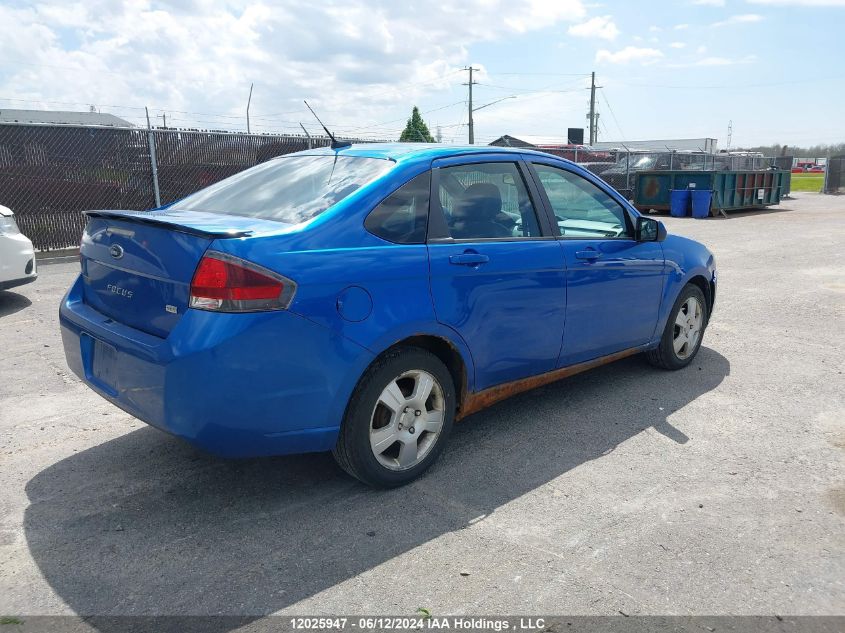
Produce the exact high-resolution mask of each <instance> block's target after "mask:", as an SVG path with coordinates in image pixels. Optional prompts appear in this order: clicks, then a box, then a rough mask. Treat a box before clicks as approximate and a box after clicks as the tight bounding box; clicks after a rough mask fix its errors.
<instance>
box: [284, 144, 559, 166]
mask: <svg viewBox="0 0 845 633" xmlns="http://www.w3.org/2000/svg"><path fill="white" fill-rule="evenodd" d="M297 154H299V155H312V156H333V155H335V154H336V155H338V156H357V157H361V158H382V159H388V160H394V161H396V162H404V161H406V160H419V159H428V160H434V159H437V158H448V157H450V156H462V155H467V154H514V155H519V154H534V155H536V156H543V157H546V158H549V157H552V156H553V155H552V154H548V153H547V152H538V151H534V150H530V149H526V148H522V147H497V146H493V145H444V144H442V143H355V144H353V145H349V146H347V147H341V148H338V149H332V148H330V147H319V148H316V149H309V150H305V151H304V152H297Z"/></svg>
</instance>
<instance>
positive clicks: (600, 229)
mask: <svg viewBox="0 0 845 633" xmlns="http://www.w3.org/2000/svg"><path fill="white" fill-rule="evenodd" d="M534 169H535V170H536V172H537V176H538V177H539V178H540V183H541V184H542V186H543V189H545V191H546V195H547V196H548V198H549V203H550V204H551V207H552V210H553V211H554V214H555V218H556V220H557V224H558V227H560V233H561V235H563V236H564V237H592V238H603V237H617V238H618V237H625V238H629V237H631V229H630V227H629V225H628V220H627V214H626V213H625V210H624V209H623V208H622V206H621V205H620V204H619V203H618V202H616V200H614V199H613V198H611V197H610V196H609V195H607V194H606V193H605V192H604V191H602V190H601V189H599V188H598V187H597V186H596V185H594V184H593V183H591V182H590V181H589V180H587V179H586V178H583V177H581V176H579V175H578V174H574V173H572V172H570V171H566V170H565V169H558V168H557V167H551V166H549V165H542V164H539V163H534Z"/></svg>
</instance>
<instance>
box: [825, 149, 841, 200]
mask: <svg viewBox="0 0 845 633" xmlns="http://www.w3.org/2000/svg"><path fill="white" fill-rule="evenodd" d="M822 191H824V193H833V194H839V193H845V156H834V157H833V158H828V159H827V165H826V166H825V173H824V189H823V190H822Z"/></svg>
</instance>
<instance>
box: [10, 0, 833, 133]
mask: <svg viewBox="0 0 845 633" xmlns="http://www.w3.org/2000/svg"><path fill="white" fill-rule="evenodd" d="M843 27H845V0H677V1H675V2H656V1H649V0H643V1H639V2H629V1H611V0H608V1H605V2H594V3H593V2H590V1H589V0H546V1H544V0H460V1H456V0H448V1H443V2H428V1H424V0H415V1H414V0H412V1H409V2H406V1H401V0H394V1H392V2H390V1H381V0H342V1H337V2H335V1H321V0H316V1H315V0H311V1H309V2H305V1H296V0H274V1H272V2H271V1H268V2H266V3H264V2H252V1H247V0H243V1H240V0H233V1H226V0H184V1H179V0H168V1H163V2H151V1H145V0H88V1H87V2H73V0H45V1H44V2H18V1H16V0H0V108H37V109H53V110H59V109H67V110H84V109H87V107H88V106H89V105H95V106H96V107H97V108H98V109H99V110H100V111H102V112H110V113H113V114H116V115H118V116H122V117H124V118H126V119H128V120H130V121H132V122H133V123H136V124H141V123H142V122H143V116H144V110H143V108H144V106H145V105H146V106H149V108H150V112H151V115H152V116H153V117H155V119H156V120H158V121H159V122H160V121H161V115H162V113H165V114H166V116H167V123H168V125H171V126H184V127H201V128H213V129H231V130H241V129H244V128H245V116H244V113H245V110H246V102H247V95H248V92H249V86H250V83H254V85H255V88H254V93H253V98H252V106H251V110H250V113H251V122H252V129H253V131H261V132H297V131H300V128H299V122H303V123H304V124H305V125H306V126H307V127H308V128H309V129H310V130H312V131H316V126H315V122H314V121H313V119H312V118H311V117H310V115H309V114H308V113H307V111H305V109H304V106H303V105H302V99H303V98H304V99H308V100H309V103H311V104H312V105H313V106H314V107H315V108H316V109H317V111H318V112H319V114H320V115H321V116H322V118H323V119H324V120H325V121H326V123H328V124H329V126H330V127H331V128H334V131H336V132H337V133H342V134H346V135H354V136H360V137H369V138H386V139H391V138H396V137H397V136H398V134H399V132H400V131H401V129H402V127H403V125H404V120H405V119H406V118H407V116H408V113H409V111H410V109H411V106H413V105H415V104H416V105H418V106H419V107H420V109H421V110H422V111H423V112H424V117H425V119H426V120H427V122H428V123H429V125H430V127H431V129H432V132H436V131H437V129H438V127H439V129H440V133H441V134H442V138H443V140H444V141H446V142H465V141H466V138H467V126H466V123H467V105H466V99H467V94H466V86H464V85H462V84H463V83H465V82H466V81H467V73H466V72H465V71H463V70H461V69H462V68H464V67H466V66H467V65H470V64H471V65H472V66H474V67H475V68H478V69H479V72H478V73H476V79H477V80H478V82H479V83H478V85H477V86H475V88H474V93H475V95H474V97H475V105H476V107H477V106H483V105H485V104H487V103H491V102H493V101H497V100H500V99H501V100H502V101H500V102H499V103H495V104H493V105H490V106H489V107H486V108H483V109H482V110H480V111H479V112H477V113H476V114H475V122H476V141H477V142H489V141H490V140H492V139H494V138H496V137H498V136H500V135H502V134H512V135H519V134H535V135H547V136H552V135H555V136H556V135H565V133H566V128H567V127H580V126H583V125H584V124H585V122H586V119H585V117H586V111H587V106H588V100H589V91H588V90H587V89H586V88H587V86H588V85H589V73H590V72H591V71H595V72H596V75H597V79H598V81H597V83H598V84H599V85H601V86H602V88H601V89H600V90H599V91H598V97H597V102H598V110H599V113H600V119H599V121H600V123H599V138H600V140H623V141H624V140H635V139H645V138H683V137H716V138H718V139H719V140H720V144H721V145H722V146H724V143H725V137H726V134H727V127H728V122H729V121H732V122H733V143H732V144H733V145H734V146H737V145H752V144H758V143H770V142H781V143H789V144H804V145H807V144H813V143H822V142H841V141H845V117H843V115H842V113H843V107H845V106H843V103H845V67H843V66H842V60H843V59H845V37H843V36H842V32H843Z"/></svg>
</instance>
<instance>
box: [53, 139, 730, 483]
mask: <svg viewBox="0 0 845 633" xmlns="http://www.w3.org/2000/svg"><path fill="white" fill-rule="evenodd" d="M80 259H81V264H82V270H81V274H80V275H79V277H78V278H77V279H76V281H75V282H74V284H73V285H72V287H71V288H70V289H69V290H68V292H67V295H66V296H65V298H64V299H63V301H62V305H61V310H60V321H61V330H62V337H63V341H64V348H65V354H66V357H67V362H68V365H69V366H70V368H71V369H72V370H73V371H74V373H76V375H77V376H79V377H80V378H81V379H82V380H84V381H85V383H87V384H88V385H89V386H90V387H91V388H92V389H93V390H94V391H96V392H97V393H98V394H100V395H101V396H102V397H104V398H106V399H107V400H109V401H110V402H112V403H113V404H115V405H116V406H118V407H120V408H121V409H123V410H124V411H127V412H128V413H130V414H132V415H133V416H135V417H137V418H139V419H141V420H143V421H144V422H147V423H148V424H150V425H152V426H154V427H157V428H159V429H162V430H164V431H167V432H169V433H172V434H174V435H177V436H179V437H182V438H184V439H186V440H188V441H189V442H192V443H193V444H195V445H197V446H200V447H202V448H203V449H205V450H208V451H211V452H213V453H217V454H220V455H223V456H229V457H249V456H259V455H279V454H289V453H303V452H311V451H329V450H331V451H333V453H334V455H335V458H336V459H337V461H338V463H339V464H340V465H341V467H343V468H344V469H345V470H346V471H347V472H349V473H350V474H351V475H353V476H355V477H357V478H358V479H360V480H362V481H364V482H366V483H368V484H371V485H374V486H380V487H389V486H397V485H401V484H404V483H406V482H408V481H410V480H412V479H414V478H415V477H417V476H419V475H420V474H421V473H422V472H424V471H425V470H426V469H427V468H429V466H431V464H432V463H433V462H434V461H435V460H436V459H437V456H438V454H439V453H440V452H441V451H442V450H443V448H444V446H445V444H446V442H447V440H448V437H449V432H450V430H451V428H452V425H453V423H454V421H455V420H456V419H460V418H463V417H466V416H468V415H470V414H471V413H474V412H476V411H478V410H480V409H481V408H483V407H486V406H489V405H491V404H493V403H495V402H497V401H499V400H502V399H504V398H507V397H508V396H510V395H512V394H515V393H518V392H521V391H525V390H527V389H532V388H534V387H537V386H540V385H543V384H546V383H549V382H552V381H555V380H559V379H561V378H564V377H566V376H569V375H572V374H574V373H577V372H580V371H584V370H586V369H590V368H593V367H596V366H598V365H602V364H604V363H608V362H612V361H615V360H617V359H620V358H623V357H626V356H630V355H632V354H637V353H645V355H646V357H647V358H648V360H649V361H651V363H652V364H654V365H657V366H659V367H662V368H665V369H680V368H682V367H684V366H686V365H688V364H689V363H690V361H691V360H692V359H693V358H694V356H695V355H696V353H697V352H698V349H699V347H700V345H701V340H702V336H703V335H704V330H705V328H706V327H707V323H708V320H709V318H710V314H711V313H712V311H713V303H714V300H715V296H716V270H715V264H714V259H713V255H712V254H711V253H710V252H709V251H708V250H707V249H706V248H705V247H704V246H702V245H701V244H699V243H697V242H694V241H691V240H688V239H685V238H683V237H679V236H669V235H667V233H666V229H665V228H664V226H663V224H662V223H661V222H659V221H657V220H655V219H653V218H648V217H644V216H641V215H640V214H639V213H638V212H637V211H636V210H635V209H634V208H632V207H631V205H629V204H628V203H627V202H626V201H625V200H624V199H623V198H622V197H621V196H620V195H619V194H618V193H616V192H615V191H614V190H613V189H611V188H609V187H608V186H607V185H606V184H604V183H603V182H602V181H601V180H599V179H597V178H596V177H595V176H593V175H592V174H590V173H589V172H587V171H585V170H584V169H582V168H580V167H578V166H577V165H575V164H573V163H571V162H568V161H566V160H562V159H559V158H556V157H554V156H551V155H548V154H543V153H539V152H532V151H528V150H522V149H519V150H516V149H508V148H492V147H475V146H470V147H454V146H438V145H418V144H373V145H354V146H351V147H344V148H337V149H332V148H324V149H316V150H308V151H306V152H299V153H297V154H290V155H286V156H282V157H279V158H276V159H273V160H270V161H268V162H266V163H263V164H261V165H258V166H256V167H253V168H251V169H248V170H246V171H244V172H241V173H239V174H237V175H235V176H232V177H231V178H228V179H226V180H223V181H221V182H219V183H217V184H214V185H212V186H210V187H208V188H206V189H203V190H201V191H198V192H197V193H194V194H192V195H190V196H188V197H187V198H185V199H183V200H181V201H179V202H177V203H175V204H172V205H170V206H169V207H167V208H164V209H161V210H156V211H153V212H133V211H108V210H106V211H90V212H88V225H87V227H86V229H85V233H84V235H83V237H82V244H81V257H80Z"/></svg>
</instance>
